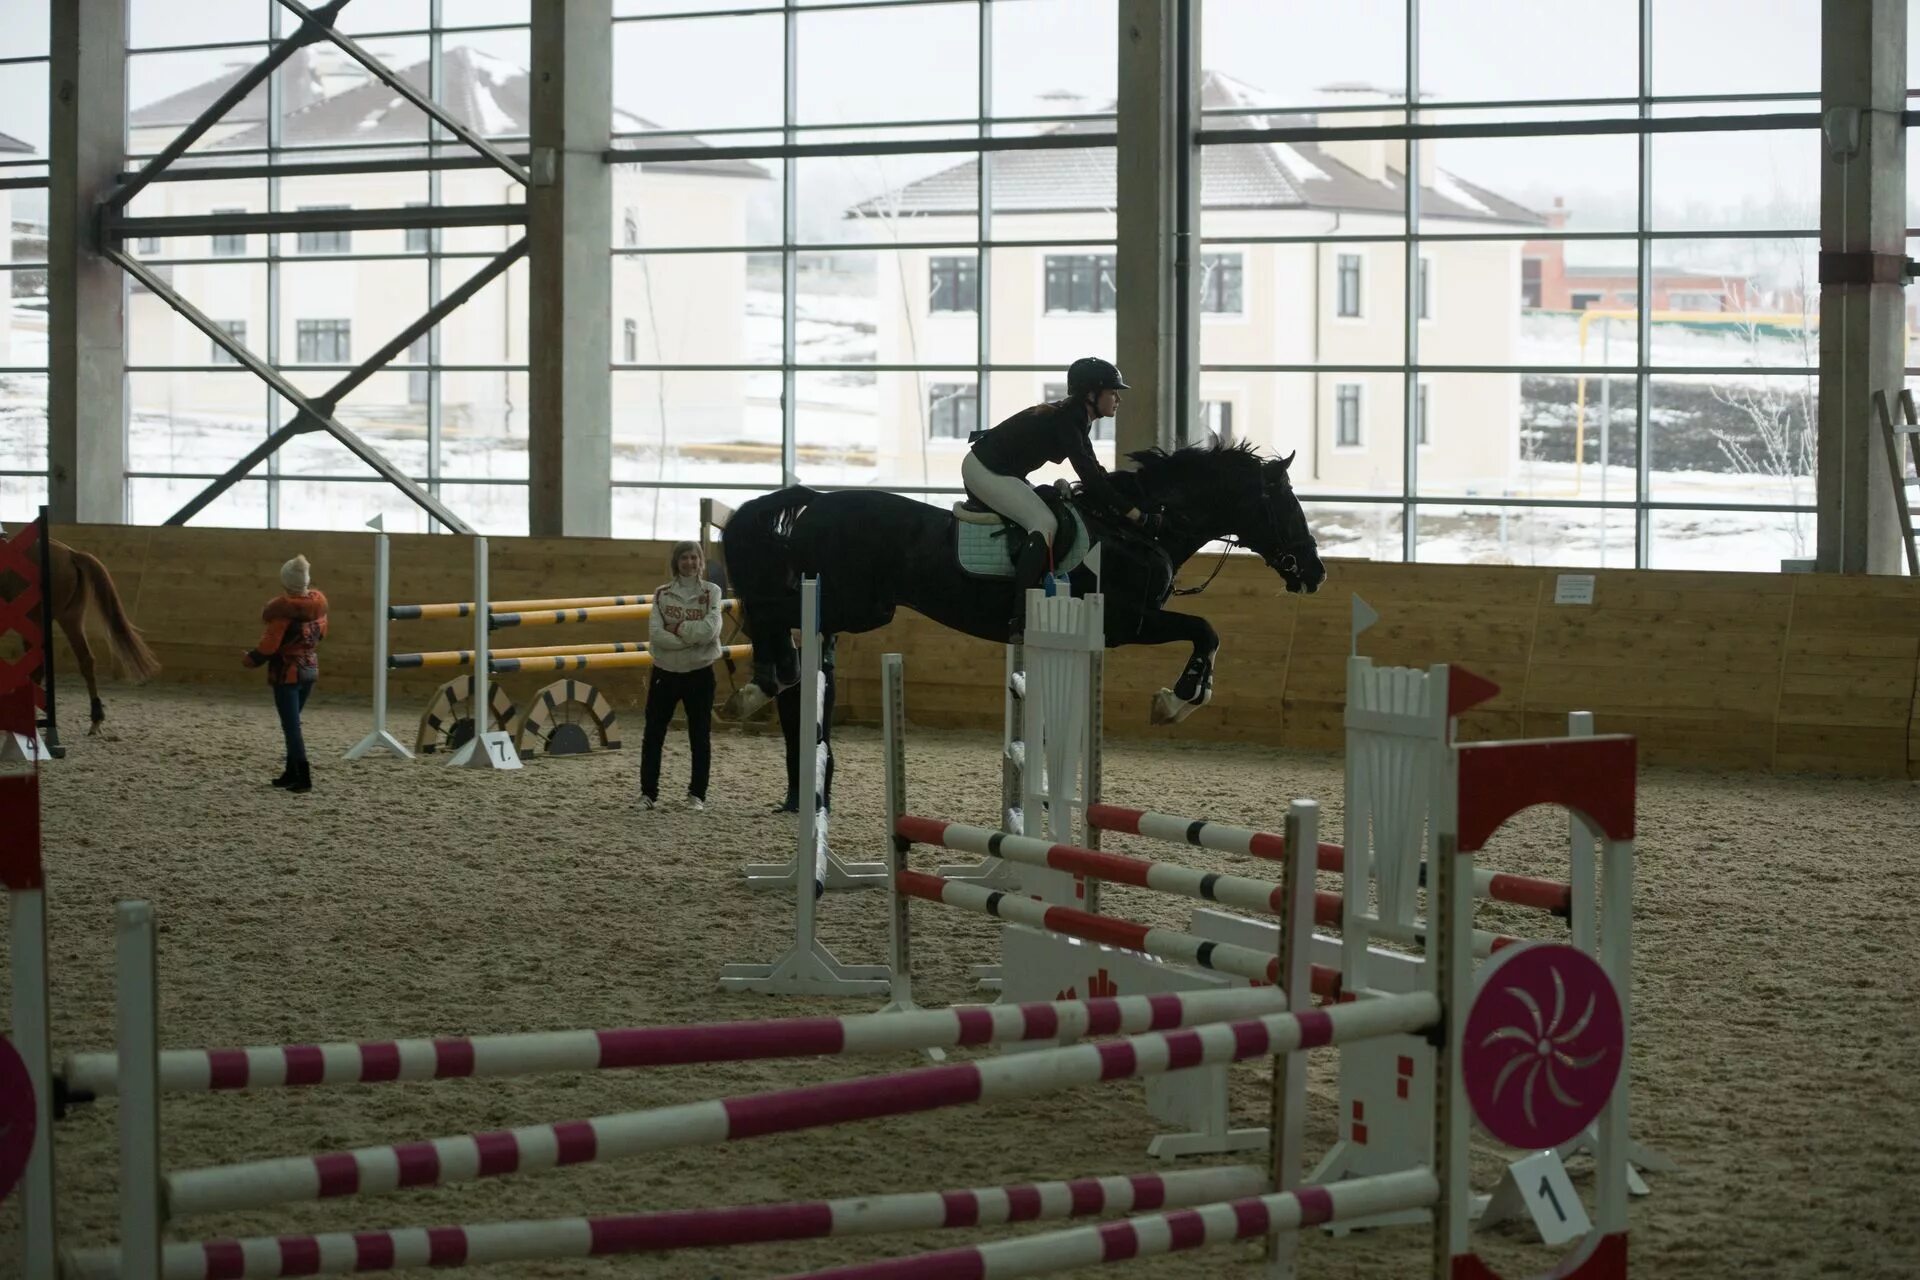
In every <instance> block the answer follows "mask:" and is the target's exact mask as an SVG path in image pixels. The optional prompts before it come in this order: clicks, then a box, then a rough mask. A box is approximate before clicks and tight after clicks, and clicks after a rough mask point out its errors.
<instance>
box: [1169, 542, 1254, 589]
mask: <svg viewBox="0 0 1920 1280" xmlns="http://www.w3.org/2000/svg"><path fill="white" fill-rule="evenodd" d="M1239 545H1240V539H1239V538H1236V537H1228V538H1227V539H1226V543H1225V545H1224V546H1222V547H1221V548H1220V558H1219V559H1218V560H1216V561H1214V565H1213V572H1212V573H1210V574H1208V575H1207V580H1206V581H1205V582H1203V583H1201V584H1200V585H1199V586H1197V587H1175V588H1174V589H1173V594H1174V595H1176V596H1197V595H1199V594H1200V593H1201V592H1202V591H1205V590H1206V589H1207V588H1208V587H1210V586H1212V585H1213V580H1214V579H1215V578H1217V577H1219V576H1220V571H1221V570H1222V569H1224V568H1226V567H1227V553H1228V552H1230V551H1232V550H1233V549H1234V548H1235V547H1237V546H1239Z"/></svg>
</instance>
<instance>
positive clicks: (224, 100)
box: [106, 0, 347, 209]
mask: <svg viewBox="0 0 1920 1280" xmlns="http://www.w3.org/2000/svg"><path fill="white" fill-rule="evenodd" d="M346 3H347V0H328V2H327V3H326V4H323V5H321V6H320V7H319V8H318V9H302V11H301V23H300V29H299V30H298V31H295V32H294V33H293V34H292V35H290V36H288V37H287V38H286V39H285V40H282V41H281V42H280V43H279V44H277V45H275V46H274V47H273V48H272V49H270V50H268V51H267V56H266V57H264V58H262V59H261V60H260V61H259V62H258V63H256V64H255V65H254V67H253V68H252V69H251V70H250V71H248V72H247V73H246V74H245V75H243V76H241V77H240V78H239V79H238V80H235V81H234V82H233V83H232V84H230V85H228V86H227V91H226V92H225V93H223V94H221V95H220V96H219V97H218V98H215V99H214V100H213V102H212V104H211V105H209V106H208V107H207V109H206V110H205V111H202V112H201V113H200V114H199V115H198V116H196V117H194V120H193V123H192V124H189V125H188V126H187V127H186V128H184V129H182V130H181V131H180V136H179V137H177V138H175V139H174V140H173V141H172V142H169V143H168V144H167V145H166V146H165V147H163V148H162V149H161V151H160V154H159V155H157V156H155V157H153V159H151V160H149V161H147V162H146V163H145V164H144V165H142V166H140V172H138V173H136V174H134V175H133V176H132V177H131V178H129V179H127V181H126V183H125V184H124V185H123V186H121V188H120V189H119V190H118V191H116V192H114V193H113V195H112V196H110V197H109V198H108V199H107V202H106V204H107V208H108V209H124V208H126V206H127V202H128V201H130V200H132V199H133V198H134V197H135V196H137V195H139V194H140V192H141V191H143V190H144V189H145V188H146V185H147V184H148V183H149V182H152V181H153V180H154V178H155V177H156V176H157V175H158V174H159V173H160V171H161V170H162V169H165V168H166V167H167V166H168V165H170V164H172V163H173V162H174V161H175V160H178V159H179V158H180V157H181V156H183V155H185V154H186V153H187V148H188V147H191V146H192V145H193V144H194V143H196V142H198V141H199V140H200V139H201V137H202V136H203V135H204V134H205V133H206V132H207V130H209V129H211V128H213V126H214V125H216V124H218V123H219V122H220V118H221V117H222V116H224V115H226V114H227V112H229V111H231V110H233V108H234V107H236V106H238V105H239V104H240V102H241V101H242V100H243V99H245V98H246V96H247V95H248V94H250V93H252V92H253V91H254V90H255V89H257V88H259V87H260V85H261V84H263V83H264V82H265V81H266V79H267V77H268V76H270V75H272V74H273V73H274V72H275V71H278V70H279V69H280V64H281V63H283V62H285V61H286V60H287V59H288V58H291V57H292V56H293V55H294V54H295V53H297V52H299V51H300V50H301V49H303V48H305V47H306V46H307V45H310V44H314V43H317V42H318V41H320V40H322V39H324V38H325V36H326V35H327V34H328V33H329V32H331V31H332V29H333V20H334V19H335V18H336V17H338V16H339V14H340V9H341V7H342V6H344V5H345V4H346Z"/></svg>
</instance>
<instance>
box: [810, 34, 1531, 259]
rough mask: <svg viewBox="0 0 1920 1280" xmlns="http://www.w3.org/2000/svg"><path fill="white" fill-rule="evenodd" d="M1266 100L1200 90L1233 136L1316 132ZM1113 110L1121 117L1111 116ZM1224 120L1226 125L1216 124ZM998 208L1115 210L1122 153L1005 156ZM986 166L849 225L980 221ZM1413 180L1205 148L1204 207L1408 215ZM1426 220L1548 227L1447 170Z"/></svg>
mask: <svg viewBox="0 0 1920 1280" xmlns="http://www.w3.org/2000/svg"><path fill="white" fill-rule="evenodd" d="M1266 105H1268V104H1267V103H1266V102H1265V95H1264V94H1263V93H1262V92H1261V91H1260V90H1258V89H1255V88H1254V87H1253V86H1251V85H1248V84H1246V83H1244V82H1242V81H1239V80H1235V79H1234V78H1233V77H1231V76H1228V75H1223V74H1221V73H1220V72H1217V71H1208V72H1204V73H1203V75H1202V78H1201V82H1200V106H1201V109H1202V110H1203V111H1213V110H1236V111H1240V112H1242V114H1240V115H1237V116H1235V117H1230V119H1231V120H1232V127H1234V128H1243V129H1268V128H1306V127H1309V126H1311V125H1312V124H1314V122H1315V117H1313V116H1311V115H1302V114H1289V113H1283V112H1273V111H1268V110H1265V109H1264V107H1265V106H1266ZM1109 109H1111V108H1109ZM1216 119H1218V117H1216ZM1107 128H1108V126H1107V125H1106V124H1105V123H1104V122H1084V121H1076V122H1073V123H1070V124H1065V125H1062V126H1060V127H1059V128H1058V129H1055V130H1052V131H1051V132H1053V133H1054V134H1074V133H1093V132H1104V131H1106V130H1107ZM992 172H993V208H994V209H995V210H996V211H998V212H1002V213H1069V212H1085V211H1088V210H1104V209H1111V208H1113V207H1114V204H1115V199H1116V197H1115V192H1116V190H1117V179H1116V167H1115V157H1114V152H1113V148H1111V147H1092V148H1088V149H1085V150H1072V149H1066V150H1054V149H1047V150H1038V151H1004V152H997V153H995V155H994V157H993V166H992ZM979 181H980V164H979V161H978V160H968V161H965V162H964V163H961V164H957V165H954V166H953V167H951V168H948V169H942V170H941V171H939V172H938V173H933V174H929V175H928V176H926V177H924V178H921V179H919V180H918V181H915V182H911V183H908V184H907V185H906V186H905V187H903V188H901V189H900V190H899V191H897V192H893V193H890V194H888V195H883V196H877V197H875V198H873V199H871V200H868V201H865V202H863V203H861V204H858V205H855V206H854V207H853V208H852V209H850V210H849V211H848V215H847V216H849V217H861V216H865V215H869V214H876V213H888V214H900V215H907V216H912V215H935V214H971V213H973V212H975V211H976V209H977V207H978V196H977V191H978V188H979ZM1406 200H1407V197H1406V174H1405V173H1404V172H1403V171H1402V170H1401V169H1397V168H1394V167H1392V166H1391V165H1389V167H1388V168H1387V170H1386V174H1385V176H1384V177H1383V178H1378V179H1376V178H1372V177H1369V176H1367V175H1365V174H1363V173H1361V172H1360V171H1358V170H1357V169H1354V168H1352V167H1351V166H1349V165H1347V164H1346V163H1344V162H1342V161H1341V160H1339V159H1336V158H1335V157H1334V155H1333V154H1332V153H1331V152H1330V151H1329V150H1328V149H1327V148H1324V147H1321V146H1318V145H1316V144H1314V143H1311V142H1298V143H1280V142H1248V143H1224V144H1220V145H1213V146H1203V147H1202V148H1201V149H1200V203H1201V206H1202V207H1203V208H1207V209H1319V210H1325V211H1328V212H1347V213H1381V214H1399V213H1403V212H1405V210H1406ZM1420 213H1421V216H1422V217H1423V218H1454V219H1459V220H1462V221H1469V222H1483V223H1501V224H1511V225H1518V226H1523V227H1532V226H1543V225H1545V221H1546V220H1545V218H1544V217H1542V215H1541V214H1539V213H1537V212H1535V211H1534V210H1532V209H1529V208H1527V207H1525V206H1524V205H1521V204H1520V203H1518V202H1517V201H1513V200H1509V199H1507V198H1506V197H1505V196H1502V195H1499V194H1498V193H1496V192H1492V191H1489V190H1487V189H1486V188H1484V187H1481V186H1478V185H1476V184H1474V183H1471V182H1468V181H1467V180H1465V179H1464V178H1460V177H1457V176H1455V175H1454V174H1451V173H1448V172H1446V171H1445V170H1442V169H1440V168H1438V167H1437V166H1436V167H1435V168H1434V170H1433V180H1432V182H1431V183H1430V184H1429V185H1426V186H1423V187H1422V188H1421V189H1420Z"/></svg>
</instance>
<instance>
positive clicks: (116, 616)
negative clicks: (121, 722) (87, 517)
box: [73, 551, 160, 682]
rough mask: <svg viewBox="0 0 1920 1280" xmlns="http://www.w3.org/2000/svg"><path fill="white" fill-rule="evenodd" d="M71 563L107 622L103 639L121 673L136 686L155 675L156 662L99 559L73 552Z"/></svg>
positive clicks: (156, 659)
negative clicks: (135, 683)
mask: <svg viewBox="0 0 1920 1280" xmlns="http://www.w3.org/2000/svg"><path fill="white" fill-rule="evenodd" d="M73 563H74V565H75V566H76V567H77V568H78V569H79V570H80V581H81V583H82V584H83V586H84V587H85V589H86V592H87V593H88V594H89V595H91V596H92V597H93V598H94V600H95V601H97V602H98V603H99V605H100V614H101V616H102V617H103V618H105V619H106V622H107V636H108V638H109V639H110V640H111V641H112V643H113V656H114V658H115V659H116V660H117V661H118V662H119V663H120V666H121V669H122V670H124V671H125V672H126V673H127V675H128V676H129V677H130V678H131V679H133V680H134V681H136V682H139V681H145V680H151V679H152V678H153V677H154V676H156V675H159V674H160V659H159V658H158V657H156V656H154V652H153V650H152V649H150V648H148V647H147V642H146V639H145V637H143V636H142V635H141V634H140V628H138V627H136V626H134V625H133V620H132V619H131V618H129V617H128V616H127V606H126V605H125V604H123V603H121V600H120V589H119V588H118V587H116V586H114V585H113V575H112V574H110V573H108V572H107V566H106V565H104V564H102V563H100V557H98V556H96V555H92V554H90V553H88V552H85V551H75V552H74V553H73Z"/></svg>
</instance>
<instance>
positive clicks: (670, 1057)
mask: <svg viewBox="0 0 1920 1280" xmlns="http://www.w3.org/2000/svg"><path fill="white" fill-rule="evenodd" d="M1223 994H1224V993H1221V992H1188V993H1186V994H1184V995H1179V996H1125V997H1121V998H1118V999H1098V1000H1061V1001H1055V1002H1052V1003H1033V1004H1021V1005H960V1006H956V1007H954V1008H950V1009H916V1010H913V1011H912V1012H910V1013H868V1014H856V1015H851V1016H847V1017H839V1018H819V1017H809V1018H780V1019H772V1020H769V1019H744V1020H742V1021H739V1022H703V1023H694V1024H691V1025H688V1026H666V1027H625V1028H621V1029H618V1030H611V1031H533V1032H524V1033H519V1034H511V1035H492V1036H457V1037H452V1038H446V1039H432V1040H429V1039H420V1040H376V1041H369V1042H365V1043H360V1044H353V1043H344V1044H318V1045H313V1044H293V1045H268V1046H265V1047H259V1048H252V1049H169V1050H166V1051H165V1052H163V1053H162V1054H161V1055H160V1088H161V1091H162V1092H164V1093H205V1092H209V1091H214V1090H223V1089H270V1088H279V1087H284V1086H302V1085H329V1084H382V1083H386V1082H388V1081H396V1080H452V1079H471V1078H478V1077H482V1076H521V1075H538V1074H541V1073H544V1072H552V1071H609V1070H624V1069H627V1068H634V1067H665V1066H685V1065H688V1064H692V1063H702V1062H746V1061H751V1060H756V1059H762V1058H800V1057H821V1056H827V1057H831V1056H835V1055H838V1054H850V1053H891V1052H895V1051H900V1050H909V1051H911V1050H922V1049H929V1048H952V1047H956V1046H964V1045H987V1044H1000V1043H1006V1042H1010V1041H1022V1040H1053V1039H1056V1038H1059V1037H1062V1036H1066V1037H1078V1036H1083V1035H1120V1034H1133V1033H1135V1032H1141V1031H1165V1030H1168V1029H1170V1028H1174V1027H1186V1026H1194V1025H1196V1024H1198V1023H1203V1022H1219V1021H1223V1020H1226V1019H1231V1018H1244V1017H1249V1016H1254V1015H1258V1014H1264V1013H1272V1012H1274V1011H1275V1010H1278V1009H1283V1008H1285V1007H1286V1002H1285V1001H1284V1000H1282V999H1280V998H1279V997H1278V996H1276V995H1272V994H1269V995H1268V996H1267V997H1266V998H1265V999H1260V998H1254V999H1252V1000H1249V999H1248V998H1247V992H1245V991H1244V990H1243V991H1241V992H1239V993H1238V994H1237V996H1235V997H1234V998H1233V999H1221V998H1219V997H1221V996H1222V995H1223ZM118 1065H119V1060H118V1058H117V1057H116V1055H114V1054H112V1053H77V1054H70V1055H68V1057H67V1059H66V1062H65V1064H64V1068H63V1070H62V1073H61V1074H62V1077H63V1078H64V1079H65V1081H66V1085H67V1090H68V1093H69V1095H70V1096H77V1095H79V1094H83V1093H84V1094H86V1095H89V1096H92V1097H106V1096H108V1095H111V1094H113V1093H116V1092H117V1091H118V1089H119V1083H118V1079H117V1076H116V1072H117V1070H118Z"/></svg>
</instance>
